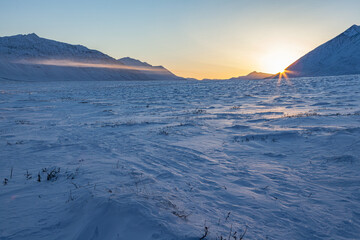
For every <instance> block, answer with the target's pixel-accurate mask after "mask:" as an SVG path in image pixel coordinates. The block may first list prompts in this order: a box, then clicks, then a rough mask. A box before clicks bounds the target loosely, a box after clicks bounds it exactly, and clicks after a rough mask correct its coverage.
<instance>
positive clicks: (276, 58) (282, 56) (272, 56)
mask: <svg viewBox="0 0 360 240" xmlns="http://www.w3.org/2000/svg"><path fill="white" fill-rule="evenodd" d="M298 57H299V55H298V54H297V53H296V51H293V50H292V49H289V48H286V49H285V48H277V49H272V50H271V51H269V52H268V53H265V54H264V55H263V57H262V58H261V59H260V60H261V62H260V63H261V65H262V69H263V70H262V71H263V72H268V73H284V71H285V69H286V68H287V67H288V66H289V65H290V64H291V63H293V62H294V61H295V60H296V59H297V58H298Z"/></svg>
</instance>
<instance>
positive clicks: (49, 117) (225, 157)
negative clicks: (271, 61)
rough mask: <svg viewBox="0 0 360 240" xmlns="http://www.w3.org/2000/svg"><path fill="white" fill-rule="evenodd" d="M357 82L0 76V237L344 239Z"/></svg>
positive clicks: (348, 226)
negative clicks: (19, 79) (29, 79)
mask: <svg viewBox="0 0 360 240" xmlns="http://www.w3.org/2000/svg"><path fill="white" fill-rule="evenodd" d="M359 83H360V76H346V77H323V78H304V79H301V78H299V79H294V80H291V83H287V82H286V81H283V82H282V83H281V84H277V80H260V81H208V82H185V81H179V82H176V81H172V82H164V81H150V82H94V81H92V82H86V81H82V82H15V81H6V80H2V81H1V85H0V166H1V167H0V177H1V185H0V239H2V240H4V239H126V240H128V239H200V238H201V237H203V236H204V235H205V233H206V231H207V236H206V239H220V238H221V237H222V238H225V239H235V238H234V236H235V237H236V239H239V238H240V237H241V236H242V235H244V231H245V230H246V233H245V235H244V236H243V239H358V238H359V236H360V159H359V156H360V97H359V96H360V84H359ZM11 175H12V177H11ZM5 178H6V179H7V180H5ZM39 178H40V179H39ZM38 180H40V182H39V181H38ZM206 229H207V230H206ZM235 232H236V233H235Z"/></svg>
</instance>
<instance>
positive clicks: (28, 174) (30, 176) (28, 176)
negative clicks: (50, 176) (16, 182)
mask: <svg viewBox="0 0 360 240" xmlns="http://www.w3.org/2000/svg"><path fill="white" fill-rule="evenodd" d="M25 177H26V179H27V180H29V179H31V178H32V175H31V173H29V171H28V170H26V174H25Z"/></svg>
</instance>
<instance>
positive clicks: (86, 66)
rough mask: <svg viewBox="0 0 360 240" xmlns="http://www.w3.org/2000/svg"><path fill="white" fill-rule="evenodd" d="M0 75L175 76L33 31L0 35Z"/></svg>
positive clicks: (60, 77) (43, 77)
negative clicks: (54, 39)
mask: <svg viewBox="0 0 360 240" xmlns="http://www.w3.org/2000/svg"><path fill="white" fill-rule="evenodd" d="M0 77H1V78H5V79H13V80H46V81H54V80H179V79H182V78H180V77H177V76H176V75H174V74H173V73H171V72H170V71H168V70H167V69H166V68H164V67H162V66H152V65H150V64H148V63H144V62H141V61H139V60H136V59H132V58H122V59H119V60H116V59H114V58H112V57H110V56H108V55H106V54H104V53H102V52H99V51H96V50H91V49H88V48H86V47H84V46H81V45H71V44H67V43H62V42H57V41H53V40H49V39H44V38H40V37H38V36H37V35H36V34H34V33H32V34H27V35H16V36H11V37H1V38H0Z"/></svg>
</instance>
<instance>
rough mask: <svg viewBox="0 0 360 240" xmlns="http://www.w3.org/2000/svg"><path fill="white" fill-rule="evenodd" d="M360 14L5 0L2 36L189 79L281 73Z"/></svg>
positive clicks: (242, 4) (228, 0)
mask: <svg viewBox="0 0 360 240" xmlns="http://www.w3.org/2000/svg"><path fill="white" fill-rule="evenodd" d="M64 13H66V14H64ZM359 16H360V1H358V0H343V1H338V0H327V1H326V3H324V1H313V0H303V1H288V0H253V1H248V0H223V1H220V0H196V1H190V0H182V1H165V0H152V1H148V0H133V1H126V0H109V1H106V2H104V1H96V0H77V1H72V0H62V1H48V0H32V1H29V0H16V1H13V0H2V1H0V36H11V35H16V34H27V33H36V34H37V35H39V36H40V37H43V38H48V39H53V40H56V41H60V42H66V43H70V44H81V45H84V46H86V47H88V48H90V49H96V50H99V51H101V52H103V53H105V54H108V55H109V56H111V57H114V58H117V59H118V58H122V57H131V58H135V59H139V60H140V61H144V62H148V63H149V64H151V65H154V66H158V65H162V66H164V67H166V68H167V69H169V70H170V71H171V72H173V73H175V74H176V75H179V76H181V77H193V78H198V79H202V78H215V79H226V78H231V77H237V76H243V75H247V74H248V73H250V72H252V71H257V72H265V73H274V74H275V73H278V72H279V71H282V70H283V69H285V68H286V67H287V66H289V65H290V64H291V63H292V62H294V61H296V60H297V59H298V58H300V57H301V56H303V55H304V54H306V53H308V52H309V51H311V50H313V49H314V48H315V47H317V46H319V45H320V44H323V43H324V42H326V41H328V40H330V39H331V38H333V37H335V36H337V35H338V34H340V33H341V32H343V31H345V30H346V29H347V28H349V27H350V26H351V25H353V24H359V23H360V17H359Z"/></svg>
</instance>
